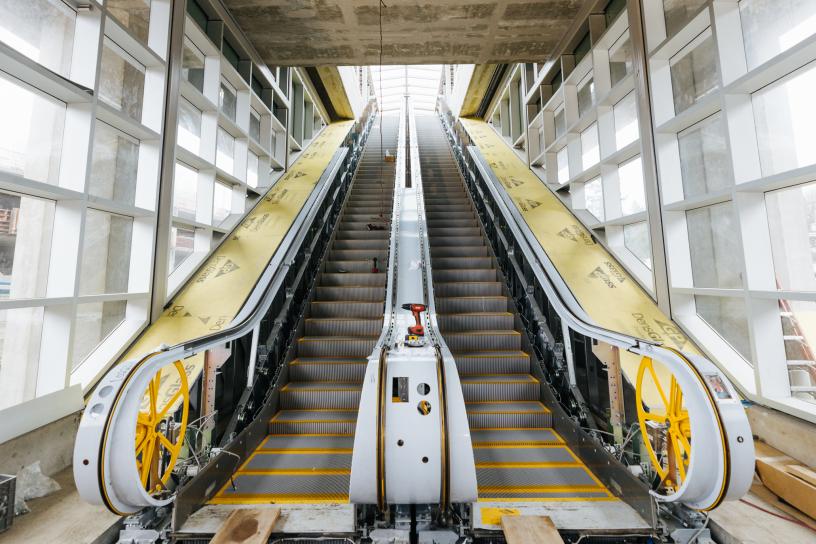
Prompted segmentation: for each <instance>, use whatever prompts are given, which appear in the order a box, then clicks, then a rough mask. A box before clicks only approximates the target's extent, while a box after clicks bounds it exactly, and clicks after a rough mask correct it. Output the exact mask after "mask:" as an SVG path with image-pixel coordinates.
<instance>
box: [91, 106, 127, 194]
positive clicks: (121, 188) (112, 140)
mask: <svg viewBox="0 0 816 544" xmlns="http://www.w3.org/2000/svg"><path fill="white" fill-rule="evenodd" d="M138 169H139V141H138V140H134V139H133V138H131V137H130V136H127V135H126V134H125V133H124V132H120V131H118V130H116V129H115V128H113V127H112V126H110V125H109V124H107V123H103V122H102V121H97V122H96V127H95V129H94V144H93V162H92V164H91V177H90V181H89V184H88V192H89V193H90V194H92V195H94V196H99V197H102V198H108V199H111V200H116V201H117V202H122V203H124V204H131V205H132V204H133V203H134V202H135V199H136V173H137V171H138Z"/></svg>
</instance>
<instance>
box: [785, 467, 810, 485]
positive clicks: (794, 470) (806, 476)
mask: <svg viewBox="0 0 816 544" xmlns="http://www.w3.org/2000/svg"><path fill="white" fill-rule="evenodd" d="M786 468H787V470H788V472H790V473H791V474H793V475H794V476H796V477H797V478H799V479H800V480H804V481H806V482H807V483H809V484H810V485H814V486H816V472H813V471H812V470H810V469H809V468H807V467H804V466H802V465H788V466H787V467H786Z"/></svg>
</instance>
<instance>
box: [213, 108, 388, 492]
mask: <svg viewBox="0 0 816 544" xmlns="http://www.w3.org/2000/svg"><path fill="white" fill-rule="evenodd" d="M380 123H381V126H378V124H380ZM398 126H399V118H398V117H397V116H380V118H379V119H378V120H377V122H376V123H375V125H374V126H373V127H372V132H371V135H370V137H369V139H368V143H367V146H366V148H365V151H364V152H363V154H362V158H361V161H360V165H359V167H358V170H357V174H356V176H355V178H354V182H353V184H352V187H351V191H350V194H349V197H348V200H347V202H346V204H345V207H344V209H343V214H342V216H341V218H340V221H339V224H338V227H337V229H336V231H335V233H334V240H333V242H332V243H331V245H330V246H329V249H328V251H327V254H326V256H325V257H324V261H323V265H322V270H321V272H320V273H319V275H318V277H317V279H316V281H315V285H314V287H313V289H312V299H311V300H310V303H309V305H308V310H307V315H306V316H305V319H304V320H303V322H302V323H301V325H300V328H299V331H298V336H299V338H298V340H297V342H296V357H295V358H294V359H293V360H292V361H291V362H290V363H289V365H288V377H289V382H288V383H287V384H286V385H285V386H283V388H282V389H281V390H280V397H279V410H278V412H277V413H276V414H275V415H274V416H273V417H272V419H271V421H270V422H269V436H267V438H266V439H265V440H264V441H263V442H262V444H261V445H260V446H259V447H258V449H257V450H255V452H254V453H253V454H252V455H251V456H250V457H249V458H248V459H247V460H246V461H245V462H244V463H243V464H242V465H241V466H240V467H239V469H238V470H237V471H236V473H235V474H234V476H233V478H232V482H231V483H227V484H226V485H225V486H224V487H223V489H221V490H220V491H219V493H218V494H217V495H216V496H215V497H214V498H213V500H212V501H211V503H214V504H251V503H270V502H276V503H321V502H348V493H349V476H350V473H351V458H352V450H353V447H354V429H355V423H356V420H357V411H358V406H359V402H360V392H361V389H362V381H363V376H364V374H365V370H366V363H367V357H368V355H369V354H370V353H371V352H372V350H373V349H374V347H375V344H376V342H377V338H378V337H379V334H380V330H381V328H382V324H383V305H384V301H385V288H386V269H387V261H388V258H389V256H388V244H389V236H390V231H391V224H390V218H391V208H392V201H393V192H394V169H395V166H394V163H393V162H388V161H386V160H385V154H386V150H389V151H390V153H391V154H392V155H393V154H394V152H395V150H396V146H397V132H398ZM380 135H382V139H381V138H380Z"/></svg>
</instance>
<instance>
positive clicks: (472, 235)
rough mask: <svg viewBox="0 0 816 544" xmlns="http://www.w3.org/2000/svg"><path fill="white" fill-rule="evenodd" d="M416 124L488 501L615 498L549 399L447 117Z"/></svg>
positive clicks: (440, 284)
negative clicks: (565, 432)
mask: <svg viewBox="0 0 816 544" xmlns="http://www.w3.org/2000/svg"><path fill="white" fill-rule="evenodd" d="M416 126H417V136H418V145H419V155H420V166H421V171H422V177H423V183H424V198H425V210H426V220H427V225H428V236H429V241H430V253H431V268H432V270H433V285H434V294H435V297H436V308H437V312H438V315H437V318H438V322H439V326H440V329H441V333H442V335H443V337H444V339H445V342H446V343H447V345H448V347H449V348H450V350H451V352H452V353H453V356H454V359H455V361H456V365H457V368H458V371H459V375H460V378H461V383H462V391H463V394H464V398H465V401H466V406H467V413H468V421H469V424H470V430H471V438H472V442H473V452H474V458H475V463H476V477H477V483H478V494H479V500H480V501H495V502H503V501H559V500H568V501H574V500H613V497H612V495H611V494H610V492H609V491H608V490H607V489H606V488H605V487H604V486H603V485H602V484H601V483H600V481H599V480H598V479H597V478H596V477H595V476H594V475H593V474H592V473H591V472H590V471H589V469H588V468H587V467H586V466H585V465H584V464H583V463H582V462H581V461H580V460H579V459H578V457H577V456H576V455H575V454H574V453H573V452H572V451H571V450H570V448H569V447H568V446H567V445H566V444H565V442H564V440H563V439H562V438H561V436H559V434H558V433H557V432H556V431H555V430H554V429H553V418H552V414H551V412H550V410H549V409H548V408H547V407H546V406H544V404H542V403H541V401H540V400H539V399H540V398H541V384H540V383H539V381H538V380H537V379H536V378H535V377H534V376H533V375H532V373H531V361H532V359H531V356H530V354H529V353H528V352H527V351H525V349H526V348H525V344H524V339H523V337H522V333H521V332H520V331H521V328H520V320H519V317H518V316H517V315H516V312H515V306H514V303H513V301H512V299H510V298H509V297H508V294H507V289H506V287H505V283H504V278H503V276H502V274H501V272H500V271H499V269H498V267H497V264H496V261H495V259H494V257H493V255H492V252H491V249H490V247H489V246H488V244H487V242H486V238H485V235H484V232H483V230H482V227H481V225H480V222H479V219H478V216H477V214H476V212H475V210H474V208H473V206H472V204H471V200H470V197H469V195H468V193H467V191H466V188H465V185H464V182H463V180H462V178H461V176H460V174H459V171H458V169H457V164H456V161H455V159H454V157H453V156H452V154H451V151H450V148H449V146H448V141H447V139H446V137H445V135H444V132H443V129H442V126H441V123H440V121H439V118H438V117H436V116H426V117H417V119H416Z"/></svg>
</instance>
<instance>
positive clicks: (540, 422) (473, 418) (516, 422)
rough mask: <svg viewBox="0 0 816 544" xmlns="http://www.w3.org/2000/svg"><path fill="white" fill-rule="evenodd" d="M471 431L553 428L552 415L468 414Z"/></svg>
mask: <svg viewBox="0 0 816 544" xmlns="http://www.w3.org/2000/svg"><path fill="white" fill-rule="evenodd" d="M468 422H469V423H470V427H471V429H522V428H542V427H552V414H548V413H518V414H501V413H494V414H489V413H473V412H468Z"/></svg>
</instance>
